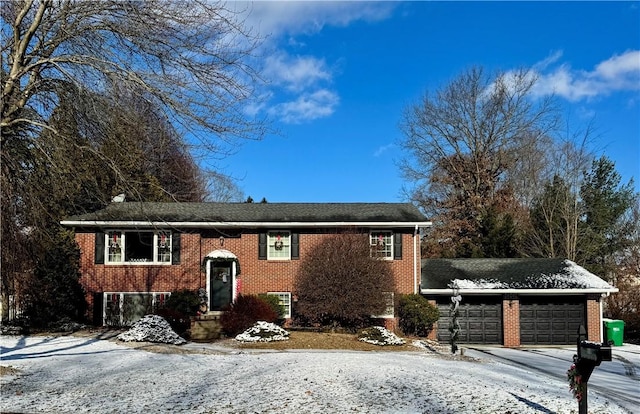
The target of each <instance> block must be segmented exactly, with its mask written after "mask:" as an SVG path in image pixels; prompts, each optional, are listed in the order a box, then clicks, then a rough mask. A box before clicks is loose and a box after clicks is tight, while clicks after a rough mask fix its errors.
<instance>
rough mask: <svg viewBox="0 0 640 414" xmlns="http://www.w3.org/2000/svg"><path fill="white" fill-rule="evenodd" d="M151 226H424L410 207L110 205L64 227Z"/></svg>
mask: <svg viewBox="0 0 640 414" xmlns="http://www.w3.org/2000/svg"><path fill="white" fill-rule="evenodd" d="M126 221H130V222H154V223H194V224H197V223H249V224H250V223H255V224H258V223H265V222H269V223H281V222H287V223H291V222H298V223H342V222H344V223H400V224H404V223H406V224H407V225H414V224H425V223H426V218H425V217H424V215H423V214H422V213H421V212H420V211H419V210H418V209H417V208H416V207H415V206H414V205H413V204H410V203H139V202H125V203H111V204H110V205H108V206H107V207H106V208H104V209H102V210H98V211H96V212H94V213H89V214H83V215H78V216H73V217H69V218H68V219H67V220H64V221H63V222H62V224H64V225H67V226H83V225H85V226H97V225H100V223H102V224H104V223H105V222H126Z"/></svg>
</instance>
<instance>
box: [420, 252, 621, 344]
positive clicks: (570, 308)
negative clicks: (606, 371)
mask: <svg viewBox="0 0 640 414" xmlns="http://www.w3.org/2000/svg"><path fill="white" fill-rule="evenodd" d="M617 291H618V289H616V288H615V287H614V286H611V285H610V284H609V283H607V282H606V281H604V280H602V279H601V278H599V277H598V276H596V275H594V274H593V273H590V272H588V271H587V270H586V269H584V268H582V267H580V266H578V265H577V264H575V263H574V262H571V261H569V260H565V259H546V258H541V259H530V258H522V259H425V260H423V261H422V278H421V283H420V293H421V294H422V295H423V296H425V297H426V298H427V299H429V300H431V301H432V302H433V303H435V304H437V305H438V308H439V310H440V319H439V321H438V324H437V326H436V327H435V329H434V331H435V332H434V333H433V335H432V338H433V339H437V340H438V341H440V342H443V343H447V342H449V341H450V338H451V333H450V332H449V327H450V325H451V317H450V313H449V309H450V306H451V297H452V295H454V292H456V293H455V294H457V295H460V296H461V298H462V299H461V301H460V306H459V317H458V323H459V324H460V332H459V339H458V343H460V344H491V345H495V344H498V345H504V346H507V347H517V346H521V345H572V344H575V341H576V339H577V333H578V329H579V328H580V326H584V327H585V329H586V331H587V339H588V340H590V341H595V342H600V341H602V303H601V300H602V298H603V297H605V296H607V295H610V294H612V293H615V292H617Z"/></svg>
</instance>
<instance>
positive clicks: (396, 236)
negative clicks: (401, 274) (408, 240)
mask: <svg viewBox="0 0 640 414" xmlns="http://www.w3.org/2000/svg"><path fill="white" fill-rule="evenodd" d="M400 259H402V233H393V260H400Z"/></svg>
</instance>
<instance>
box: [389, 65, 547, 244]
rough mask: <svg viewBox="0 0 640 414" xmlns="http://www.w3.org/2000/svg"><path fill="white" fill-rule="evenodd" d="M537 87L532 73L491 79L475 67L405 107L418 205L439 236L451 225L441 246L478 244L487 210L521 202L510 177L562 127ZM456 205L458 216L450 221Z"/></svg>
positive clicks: (407, 166)
mask: <svg viewBox="0 0 640 414" xmlns="http://www.w3.org/2000/svg"><path fill="white" fill-rule="evenodd" d="M535 82H536V79H535V77H534V76H533V75H532V73H531V72H529V71H527V70H520V71H517V72H512V73H498V74H497V75H495V76H493V77H490V76H487V75H485V73H484V71H483V70H482V69H480V68H472V69H470V70H468V71H467V72H465V73H463V74H462V75H461V76H459V77H458V78H456V79H454V80H453V81H452V82H450V83H449V84H448V85H447V86H445V87H444V88H442V89H439V90H437V91H435V93H433V94H429V93H427V94H425V96H424V98H423V99H422V100H421V101H420V102H419V103H417V104H414V105H411V106H409V107H408V108H407V109H406V111H405V113H404V116H403V119H402V122H401V128H402V130H403V132H404V135H405V139H404V140H403V142H402V143H401V144H402V146H403V147H404V149H405V150H406V151H407V152H408V154H409V157H408V158H407V159H405V160H404V161H403V163H402V165H401V168H402V171H403V174H404V176H405V178H407V179H408V180H409V181H410V182H411V183H412V184H413V189H411V190H410V191H411V197H412V199H413V200H414V201H416V202H417V203H419V204H420V205H421V206H422V207H423V208H424V209H425V212H426V213H427V215H428V216H430V217H431V218H432V219H433V220H434V223H442V225H441V226H440V228H439V229H438V228H436V229H435V231H436V232H438V231H439V230H440V229H443V228H446V226H449V231H446V232H445V233H444V234H440V235H435V236H434V237H436V238H437V239H438V240H442V241H445V242H447V243H449V244H452V245H456V244H457V242H458V241H459V240H457V238H462V242H463V243H466V244H469V243H470V244H474V243H475V244H477V241H474V239H478V238H479V237H480V233H481V228H482V222H483V219H484V217H485V210H486V209H487V208H492V209H494V211H498V212H501V213H505V212H506V210H505V209H504V208H502V207H500V205H502V206H508V205H513V204H515V203H513V202H511V201H513V200H516V199H517V198H518V197H517V196H516V195H514V194H513V188H512V187H511V184H512V183H515V182H516V179H515V178H516V175H515V174H513V175H512V180H511V181H512V182H510V180H509V173H510V172H511V171H514V170H515V168H517V167H518V166H519V165H522V164H523V157H526V156H527V153H528V152H530V149H531V148H536V147H537V146H539V145H540V144H539V143H540V142H541V141H542V140H544V139H546V138H547V136H548V135H549V133H550V132H552V131H553V130H554V129H555V127H556V124H557V111H556V107H555V105H554V101H553V99H552V98H546V99H542V100H534V99H532V97H531V90H532V88H533V86H534V84H535ZM522 197H524V198H530V197H531V196H530V195H528V194H525V195H523V196H522ZM453 206H458V207H459V211H458V213H457V214H455V215H454V216H453V217H445V216H444V215H446V214H447V213H448V212H451V211H452V210H451V208H452V207H453ZM511 214H512V216H515V213H511ZM512 218H513V217H512ZM499 221H500V220H499ZM473 249H474V248H473V246H471V248H470V249H467V250H468V252H469V254H474V253H473V252H472V250H473Z"/></svg>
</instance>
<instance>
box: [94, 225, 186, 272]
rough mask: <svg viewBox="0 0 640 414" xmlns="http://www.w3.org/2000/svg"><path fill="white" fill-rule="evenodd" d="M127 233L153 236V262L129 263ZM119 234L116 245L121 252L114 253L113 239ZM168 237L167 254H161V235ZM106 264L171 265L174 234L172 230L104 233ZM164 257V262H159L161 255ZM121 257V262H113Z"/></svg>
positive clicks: (112, 231)
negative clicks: (127, 258) (115, 257)
mask: <svg viewBox="0 0 640 414" xmlns="http://www.w3.org/2000/svg"><path fill="white" fill-rule="evenodd" d="M127 233H129V234H131V233H151V234H153V238H152V240H153V246H152V247H151V260H149V261H143V260H140V261H131V260H129V261H127V260H126V256H127V253H126V249H127ZM114 234H117V238H116V239H114V240H117V241H116V243H117V245H118V247H117V249H118V250H119V252H112V250H111V249H113V248H114V247H113V245H112V237H113V235H114ZM162 234H164V235H168V238H167V240H168V243H166V242H165V246H166V247H164V249H166V250H165V252H164V253H161V251H160V249H161V247H160V239H161V235H162ZM104 238H105V243H104V264H105V265H134V266H139V265H143V266H144V265H162V266H165V265H171V264H172V261H173V233H172V232H171V231H170V230H123V229H110V230H107V231H105V233H104ZM161 254H162V255H163V258H164V260H159V259H160V255H161ZM116 255H117V256H118V257H120V260H112V257H114V256H116Z"/></svg>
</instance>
